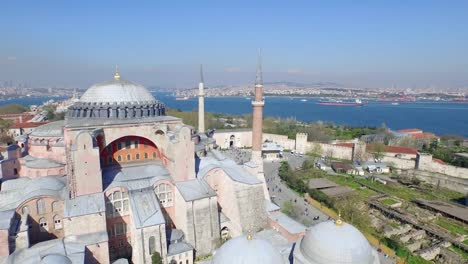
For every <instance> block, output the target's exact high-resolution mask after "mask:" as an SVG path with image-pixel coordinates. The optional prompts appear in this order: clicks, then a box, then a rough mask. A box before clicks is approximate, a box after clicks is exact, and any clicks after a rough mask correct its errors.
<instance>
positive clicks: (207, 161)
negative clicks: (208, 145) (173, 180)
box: [197, 150, 261, 185]
mask: <svg viewBox="0 0 468 264" xmlns="http://www.w3.org/2000/svg"><path fill="white" fill-rule="evenodd" d="M216 168H219V169H222V170H223V171H224V172H225V173H226V175H228V176H229V177H230V178H231V179H232V180H233V181H236V182H239V183H244V184H249V185H254V184H261V182H260V180H258V179H257V178H256V177H255V176H253V175H251V174H250V173H248V172H247V171H246V170H244V169H243V168H242V167H241V166H239V165H237V164H236V163H235V162H234V161H233V160H230V159H227V158H226V157H225V156H224V155H223V154H221V152H219V151H217V150H212V151H210V152H209V153H208V155H207V156H206V157H202V158H201V159H200V167H199V171H198V174H197V177H198V178H200V179H203V178H204V177H205V176H206V174H207V173H208V172H210V171H211V170H213V169H216Z"/></svg>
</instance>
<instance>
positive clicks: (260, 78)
mask: <svg viewBox="0 0 468 264" xmlns="http://www.w3.org/2000/svg"><path fill="white" fill-rule="evenodd" d="M262 75H263V74H262V50H261V49H258V64H257V76H256V78H255V85H263V76H262Z"/></svg>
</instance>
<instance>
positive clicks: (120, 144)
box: [117, 142, 122, 150]
mask: <svg viewBox="0 0 468 264" xmlns="http://www.w3.org/2000/svg"><path fill="white" fill-rule="evenodd" d="M117 149H118V150H121V149H122V142H118V143H117Z"/></svg>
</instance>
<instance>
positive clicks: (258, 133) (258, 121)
mask: <svg viewBox="0 0 468 264" xmlns="http://www.w3.org/2000/svg"><path fill="white" fill-rule="evenodd" d="M264 105H265V101H263V80H262V61H261V53H260V50H259V51H258V66H257V77H256V79H255V97H254V100H253V101H252V107H253V116H252V162H253V163H254V164H255V168H253V169H254V174H256V176H257V178H258V179H259V180H260V181H261V182H263V193H264V195H265V199H267V200H270V195H269V193H268V188H267V186H266V182H265V174H264V172H263V159H262V137H263V106H264Z"/></svg>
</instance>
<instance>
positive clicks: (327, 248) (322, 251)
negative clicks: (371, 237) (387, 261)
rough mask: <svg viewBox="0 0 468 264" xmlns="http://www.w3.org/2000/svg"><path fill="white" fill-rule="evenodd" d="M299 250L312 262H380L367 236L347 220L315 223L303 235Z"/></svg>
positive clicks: (363, 263)
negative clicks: (339, 222)
mask: <svg viewBox="0 0 468 264" xmlns="http://www.w3.org/2000/svg"><path fill="white" fill-rule="evenodd" d="M296 250H297V249H296ZM299 250H300V251H301V253H302V255H303V256H304V258H305V259H306V260H307V261H308V262H307V263H310V264H329V263H334V264H376V263H379V259H378V257H377V256H376V255H375V254H374V250H373V249H372V247H371V246H370V245H369V242H368V241H367V239H366V238H365V237H364V235H363V234H362V233H361V232H359V230H357V229H356V228H355V227H354V226H352V225H350V224H347V223H342V224H341V225H337V224H335V222H333V221H326V222H322V223H319V224H317V225H315V226H313V227H312V228H311V229H309V230H308V231H307V233H306V234H305V236H304V237H303V238H302V241H301V244H300V248H299Z"/></svg>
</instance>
